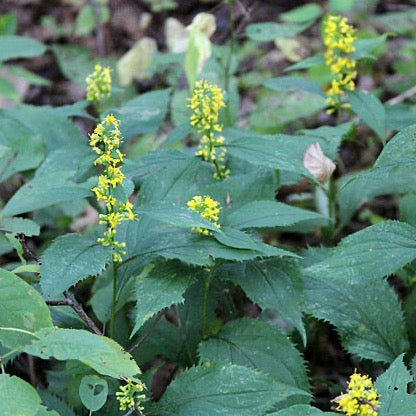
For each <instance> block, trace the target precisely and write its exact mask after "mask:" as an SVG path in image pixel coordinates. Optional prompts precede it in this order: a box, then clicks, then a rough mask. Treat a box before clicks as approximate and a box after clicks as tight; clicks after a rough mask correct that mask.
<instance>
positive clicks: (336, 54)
mask: <svg viewBox="0 0 416 416" xmlns="http://www.w3.org/2000/svg"><path fill="white" fill-rule="evenodd" d="M355 40H356V37H355V29H354V28H353V27H352V26H351V25H349V24H348V23H347V19H346V18H345V17H342V16H328V18H327V19H326V21H325V23H324V44H325V46H326V50H325V54H324V57H325V65H326V66H327V67H328V68H329V69H330V71H331V73H332V81H331V85H330V87H329V88H328V89H327V91H326V93H327V95H328V98H327V100H326V104H327V105H328V107H329V108H328V110H327V113H328V114H332V113H333V112H334V111H337V110H338V111H339V110H340V108H341V107H342V105H341V99H342V95H343V94H344V92H345V91H353V90H354V89H355V82H354V80H355V78H356V77H357V71H356V70H355V68H356V66H357V63H356V61H355V60H354V59H352V58H351V57H350V54H351V53H352V52H354V51H355V47H354V42H355Z"/></svg>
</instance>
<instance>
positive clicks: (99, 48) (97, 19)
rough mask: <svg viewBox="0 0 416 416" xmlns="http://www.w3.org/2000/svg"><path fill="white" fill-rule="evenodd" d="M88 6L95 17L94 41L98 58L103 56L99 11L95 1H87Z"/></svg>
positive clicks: (102, 36) (102, 33) (102, 34)
mask: <svg viewBox="0 0 416 416" xmlns="http://www.w3.org/2000/svg"><path fill="white" fill-rule="evenodd" d="M89 2H90V4H91V8H92V10H93V11H94V16H95V26H96V30H95V39H96V44H97V53H98V55H100V56H103V55H104V52H105V51H104V32H103V27H102V22H101V11H100V6H99V5H98V3H97V0H89Z"/></svg>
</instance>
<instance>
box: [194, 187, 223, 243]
mask: <svg viewBox="0 0 416 416" xmlns="http://www.w3.org/2000/svg"><path fill="white" fill-rule="evenodd" d="M186 204H187V205H188V208H190V209H191V210H192V211H196V212H197V213H198V214H200V215H201V216H202V217H203V218H205V219H206V220H208V221H210V222H211V223H212V224H213V225H215V226H216V227H217V228H220V227H221V225H220V224H218V222H217V221H218V214H219V213H220V211H221V207H219V205H220V204H219V202H217V201H214V200H213V199H212V198H211V197H210V196H204V197H202V196H200V195H196V196H194V197H193V198H192V199H191V200H190V201H188V202H187V203H186ZM192 231H193V232H194V233H196V234H202V235H212V234H213V232H212V231H210V230H208V229H206V228H202V227H193V228H192Z"/></svg>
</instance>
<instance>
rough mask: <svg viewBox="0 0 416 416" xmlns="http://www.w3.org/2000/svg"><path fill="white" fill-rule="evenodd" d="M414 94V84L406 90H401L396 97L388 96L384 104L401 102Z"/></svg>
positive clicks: (415, 89)
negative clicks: (388, 98)
mask: <svg viewBox="0 0 416 416" xmlns="http://www.w3.org/2000/svg"><path fill="white" fill-rule="evenodd" d="M415 94H416V85H415V86H414V87H412V88H410V89H408V90H407V91H404V92H402V93H401V94H399V95H397V96H396V97H393V98H390V100H387V101H386V102H385V104H389V105H395V104H399V103H402V102H403V101H404V100H406V99H407V98H410V97H411V96H413V95H415Z"/></svg>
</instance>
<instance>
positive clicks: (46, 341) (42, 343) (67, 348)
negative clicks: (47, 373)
mask: <svg viewBox="0 0 416 416" xmlns="http://www.w3.org/2000/svg"><path fill="white" fill-rule="evenodd" d="M35 335H36V337H37V338H38V340H36V341H34V342H32V344H31V345H29V346H27V347H26V348H25V352H27V353H28V354H32V355H36V356H37V357H40V358H43V359H45V360H46V359H49V358H55V359H56V360H78V361H81V362H82V363H83V364H85V365H87V366H89V367H91V368H93V369H94V370H95V371H97V372H98V373H100V374H102V375H106V376H110V377H113V378H120V377H130V378H133V379H134V378H135V376H137V375H138V374H140V368H139V367H138V365H137V364H136V363H135V362H134V361H133V360H132V357H131V355H130V354H128V353H126V352H125V351H123V349H122V347H121V346H120V345H119V344H117V343H116V342H115V341H113V340H112V339H110V338H106V337H104V336H99V335H95V334H93V333H91V332H88V331H84V330H83V329H61V328H53V329H45V330H42V331H38V332H37V333H36V334H35Z"/></svg>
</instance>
